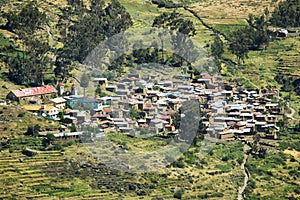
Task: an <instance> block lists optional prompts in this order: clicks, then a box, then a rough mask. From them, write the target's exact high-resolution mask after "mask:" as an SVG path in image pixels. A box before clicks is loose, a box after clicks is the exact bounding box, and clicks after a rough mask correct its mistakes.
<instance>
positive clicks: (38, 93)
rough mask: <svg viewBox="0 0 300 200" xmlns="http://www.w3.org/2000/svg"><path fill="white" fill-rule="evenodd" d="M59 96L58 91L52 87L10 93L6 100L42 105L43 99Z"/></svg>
mask: <svg viewBox="0 0 300 200" xmlns="http://www.w3.org/2000/svg"><path fill="white" fill-rule="evenodd" d="M55 95H57V90H56V88H55V87H53V86H52V85H46V86H41V87H34V88H25V89H21V88H20V89H18V90H12V91H10V92H9V93H8V94H7V96H6V98H7V99H10V100H13V101H17V102H19V103H29V102H34V103H41V102H42V100H43V99H50V98H52V97H54V96H55Z"/></svg>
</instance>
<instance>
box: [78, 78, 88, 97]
mask: <svg viewBox="0 0 300 200" xmlns="http://www.w3.org/2000/svg"><path fill="white" fill-rule="evenodd" d="M89 80H90V77H89V76H88V75H87V74H86V73H84V74H82V76H81V78H80V87H83V89H84V96H85V89H86V88H87V87H88V86H89Z"/></svg>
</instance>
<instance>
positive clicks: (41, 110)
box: [23, 105, 59, 119]
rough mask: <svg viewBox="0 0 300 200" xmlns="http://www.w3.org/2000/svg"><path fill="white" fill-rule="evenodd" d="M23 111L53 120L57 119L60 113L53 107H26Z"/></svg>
mask: <svg viewBox="0 0 300 200" xmlns="http://www.w3.org/2000/svg"><path fill="white" fill-rule="evenodd" d="M23 109H24V110H27V111H30V112H33V113H37V114H39V115H42V116H43V117H49V118H51V119H54V118H56V117H57V115H58V113H59V109H58V108H56V107H55V106H53V105H26V106H23Z"/></svg>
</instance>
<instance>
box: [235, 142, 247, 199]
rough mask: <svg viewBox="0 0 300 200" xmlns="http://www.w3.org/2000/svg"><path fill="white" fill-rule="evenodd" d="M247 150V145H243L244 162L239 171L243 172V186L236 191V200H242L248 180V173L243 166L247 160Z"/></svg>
mask: <svg viewBox="0 0 300 200" xmlns="http://www.w3.org/2000/svg"><path fill="white" fill-rule="evenodd" d="M248 150H249V146H248V145H247V144H245V145H244V160H243V163H242V164H241V169H242V170H243V174H244V184H243V186H242V187H239V189H238V197H237V199H238V200H243V199H244V198H243V193H244V191H245V189H246V187H247V185H248V180H249V178H250V173H249V171H248V169H247V168H246V167H245V164H246V163H247V160H248V156H249V154H248V153H247V152H248Z"/></svg>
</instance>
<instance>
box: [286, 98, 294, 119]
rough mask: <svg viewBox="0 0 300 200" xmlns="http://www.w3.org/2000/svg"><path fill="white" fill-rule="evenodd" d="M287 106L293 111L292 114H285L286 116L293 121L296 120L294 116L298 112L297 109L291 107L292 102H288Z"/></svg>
mask: <svg viewBox="0 0 300 200" xmlns="http://www.w3.org/2000/svg"><path fill="white" fill-rule="evenodd" d="M286 105H287V107H288V108H289V110H290V111H291V113H285V115H286V116H287V117H288V118H290V119H292V120H296V119H295V118H294V117H293V116H294V114H295V112H296V111H295V109H294V108H292V107H291V106H290V102H287V103H286Z"/></svg>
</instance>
